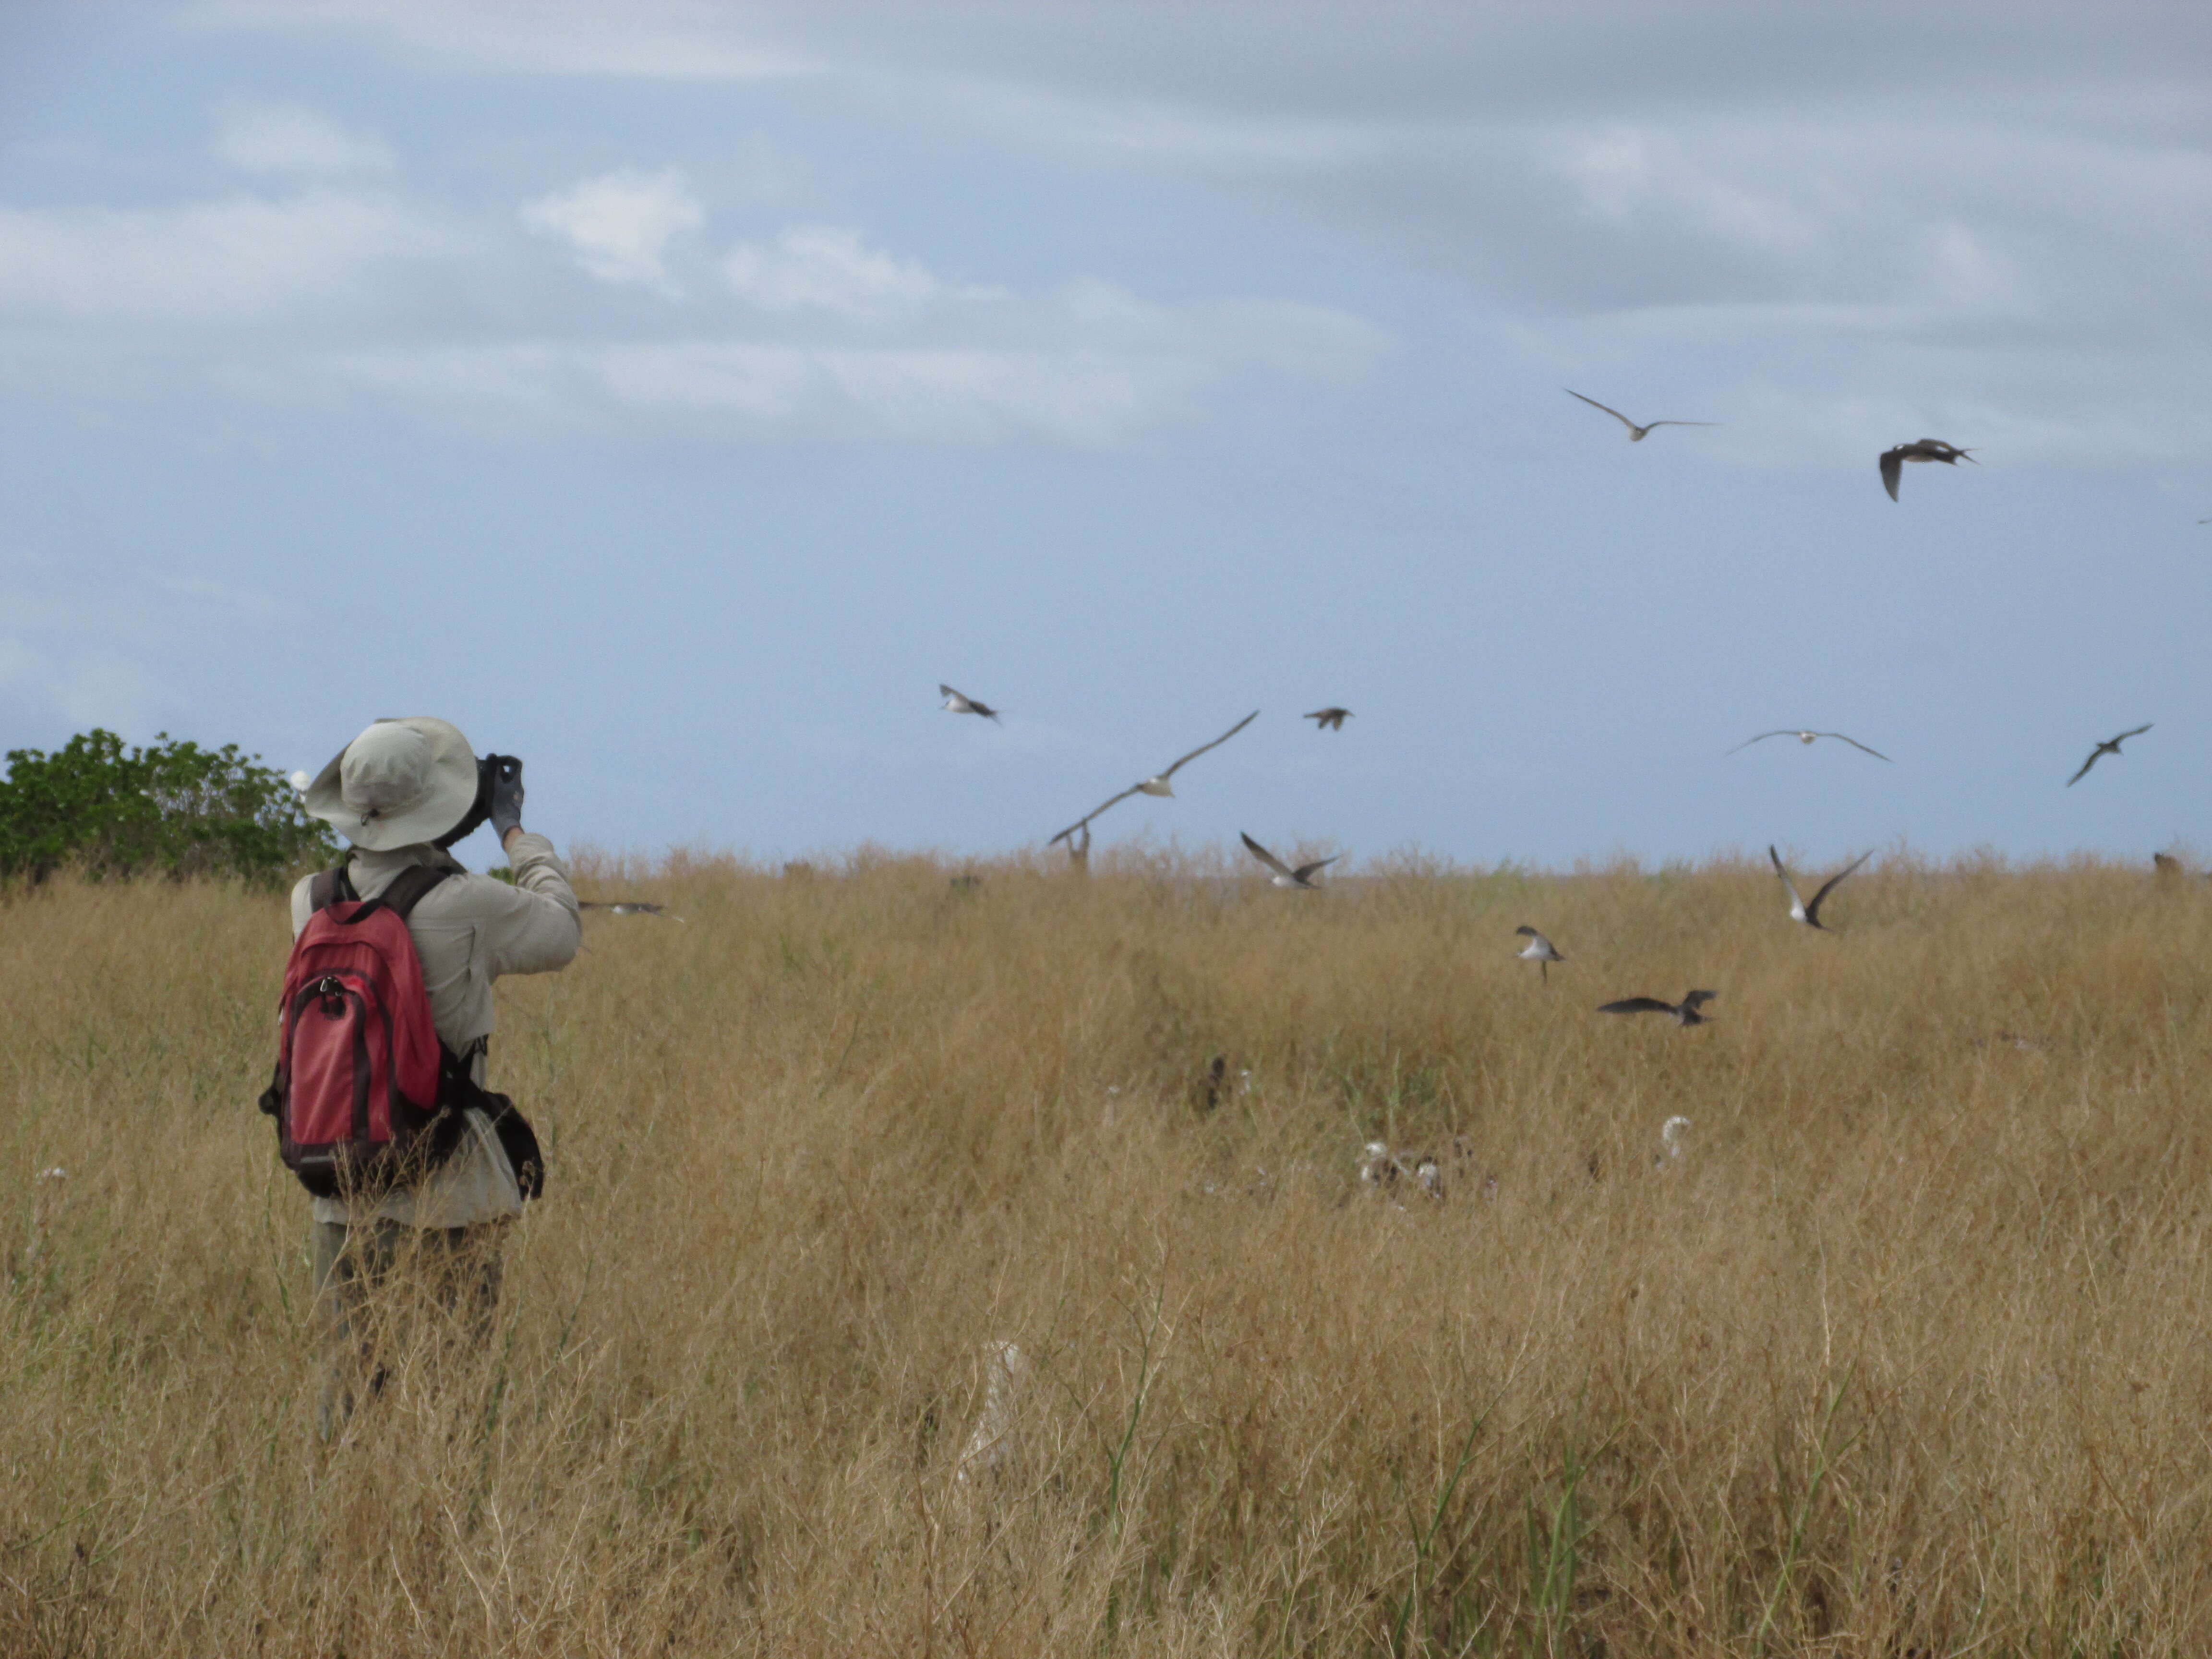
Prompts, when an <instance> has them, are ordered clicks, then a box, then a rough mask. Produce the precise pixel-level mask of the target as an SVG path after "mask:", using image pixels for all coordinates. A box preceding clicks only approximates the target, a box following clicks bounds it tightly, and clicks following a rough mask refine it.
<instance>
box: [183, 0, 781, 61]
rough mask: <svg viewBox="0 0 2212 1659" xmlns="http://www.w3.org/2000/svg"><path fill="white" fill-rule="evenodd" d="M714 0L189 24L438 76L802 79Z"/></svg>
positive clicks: (211, 2) (312, 9) (307, 4)
mask: <svg viewBox="0 0 2212 1659" xmlns="http://www.w3.org/2000/svg"><path fill="white" fill-rule="evenodd" d="M725 11H726V8H724V7H722V6H720V5H719V4H716V3H713V0H679V3H675V4H653V3H640V4H638V5H635V6H611V5H608V4H605V3H604V0H452V3H431V0H197V3H193V4H189V5H186V6H185V7H184V8H182V9H181V15H182V18H183V20H184V21H185V23H186V25H187V26H188V27H198V28H203V29H234V28H252V29H257V30H265V31H268V32H270V33H288V34H302V33H309V32H329V31H333V30H335V31H338V32H342V33H352V34H360V35H367V36H368V37H370V38H372V39H375V40H379V41H381V42H387V43H390V44H392V45H393V46H397V47H398V49H399V51H400V52H401V54H402V55H403V56H404V57H406V58H410V60H413V61H416V62H421V63H424V64H430V65H434V66H435V67H437V68H439V69H443V70H452V69H455V68H460V69H465V70H477V71H479V72H491V73H499V74H526V75H561V76H647V77H650V78H653V79H665V80H682V81H756V80H761V79H764V78H768V77H771V76H787V75H792V74H796V73H799V72H802V71H803V70H804V69H805V64H804V62H803V61H802V60H801V59H800V58H799V57H798V56H797V55H795V54H794V53H793V52H789V51H787V50H783V49H780V48H778V47H776V46H774V45H772V44H770V43H769V42H767V41H764V40H760V39H759V38H758V37H757V35H755V34H752V33H750V32H744V31H737V30H732V28H731V27H728V21H727V19H726V16H718V15H717V14H718V13H721V12H725Z"/></svg>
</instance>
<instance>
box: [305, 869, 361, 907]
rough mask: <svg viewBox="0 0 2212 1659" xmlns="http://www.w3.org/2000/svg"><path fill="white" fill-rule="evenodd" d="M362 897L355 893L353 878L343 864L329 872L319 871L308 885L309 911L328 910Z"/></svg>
mask: <svg viewBox="0 0 2212 1659" xmlns="http://www.w3.org/2000/svg"><path fill="white" fill-rule="evenodd" d="M360 896H361V895H360V894H359V893H356V891H354V889H353V878H352V877H350V876H349V875H348V874H347V873H346V866H344V865H343V864H341V865H338V866H336V867H335V868H332V869H329V870H322V871H318V872H316V874H315V877H314V878H313V880H312V881H310V882H309V883H308V884H307V910H308V914H310V915H313V913H314V912H315V911H317V910H327V909H329V908H331V906H332V905H333V904H338V903H342V902H343V903H351V902H353V901H354V900H356V899H358V898H359V897H360Z"/></svg>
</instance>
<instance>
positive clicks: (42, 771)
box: [0, 728, 337, 881]
mask: <svg viewBox="0 0 2212 1659" xmlns="http://www.w3.org/2000/svg"><path fill="white" fill-rule="evenodd" d="M260 758H261V757H259V756H258V755H253V756H248V755H244V754H241V753H240V751H239V749H238V746H237V745H236V744H224V745H223V746H222V748H221V749H203V748H201V747H200V746H199V745H198V744H196V743H183V742H179V741H177V740H175V739H173V738H171V737H170V736H169V734H168V733H167V732H161V733H159V734H157V735H156V737H155V740H154V743H153V744H152V746H151V747H149V748H145V749H128V748H125V745H124V742H123V739H122V738H118V737H117V736H116V735H115V733H114V732H106V731H101V730H99V729H97V728H95V729H94V730H93V731H90V732H80V733H78V734H77V735H76V737H73V738H70V740H69V741H68V742H67V743H66V744H63V745H62V746H61V747H60V748H59V749H57V750H54V751H53V753H52V754H50V755H49V754H42V753H40V751H39V750H35V749H16V750H9V755H8V774H7V776H6V777H5V778H4V779H0V877H9V876H28V877H29V878H31V879H32V880H33V881H44V880H45V879H46V878H47V877H48V876H49V875H51V874H52V873H53V872H55V871H56V870H58V869H60V868H63V867H64V866H74V867H76V868H77V869H80V870H82V871H83V872H85V873H87V874H88V875H91V876H94V877H105V876H130V875H137V874H142V873H153V872H159V873H161V874H164V875H167V876H170V877H172V878H177V879H179V880H181V879H182V878H185V877H187V876H196V875H208V874H227V875H234V876H240V877H244V878H247V879H249V880H258V881H275V880H277V879H280V878H283V877H284V876H286V875H289V874H290V873H291V872H294V871H295V870H298V869H299V868H301V866H305V865H308V864H312V863H314V862H317V861H319V860H320V861H327V860H331V859H332V858H334V857H335V856H336V854H337V841H336V839H335V838H334V837H333V836H331V831H330V829H329V827H328V826H327V825H325V824H324V823H322V822H321V821H320V820H319V819H316V818H311V817H308V816H307V813H306V812H305V811H303V810H302V809H301V805H300V797H299V794H298V793H297V792H296V791H295V790H294V789H293V787H292V786H291V784H290V782H289V781H288V780H286V778H285V777H284V775H283V774H282V773H280V772H277V771H276V770H274V769H271V768H269V767H266V766H263V765H261V764H260Z"/></svg>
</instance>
